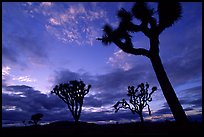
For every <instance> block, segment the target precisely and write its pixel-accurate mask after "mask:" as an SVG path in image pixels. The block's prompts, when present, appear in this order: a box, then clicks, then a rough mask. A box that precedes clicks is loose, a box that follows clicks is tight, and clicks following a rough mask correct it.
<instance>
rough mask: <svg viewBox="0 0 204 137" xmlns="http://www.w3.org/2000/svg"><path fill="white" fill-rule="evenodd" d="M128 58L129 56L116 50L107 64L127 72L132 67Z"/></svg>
mask: <svg viewBox="0 0 204 137" xmlns="http://www.w3.org/2000/svg"><path fill="white" fill-rule="evenodd" d="M129 56H131V55H130V54H127V53H125V52H123V51H122V50H118V51H116V52H114V53H113V56H112V57H109V58H108V61H107V64H110V65H111V66H113V67H115V68H120V69H123V70H124V71H127V70H129V69H131V68H132V67H133V66H132V63H131V62H130V61H129V60H128V57H129Z"/></svg>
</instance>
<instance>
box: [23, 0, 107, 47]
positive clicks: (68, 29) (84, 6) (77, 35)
mask: <svg viewBox="0 0 204 137" xmlns="http://www.w3.org/2000/svg"><path fill="white" fill-rule="evenodd" d="M24 5H25V4H24ZM28 5H29V8H26V9H25V10H27V11H32V12H26V13H28V14H30V15H31V16H35V13H37V14H41V15H43V16H45V18H47V21H45V22H44V24H45V25H44V26H45V29H46V30H47V32H49V33H50V34H51V35H53V36H54V37H55V38H56V39H58V40H59V41H61V42H63V43H65V44H68V43H75V44H77V45H83V44H88V45H93V43H94V41H96V37H99V36H100V35H101V34H99V33H100V31H101V27H102V26H100V25H101V24H99V23H97V22H101V21H102V20H106V19H107V15H106V14H107V13H106V11H105V10H103V9H102V8H100V7H98V6H96V5H93V4H89V3H73V4H72V5H71V4H69V3H63V6H62V5H60V3H50V2H42V3H39V5H38V3H37V4H35V5H33V4H28ZM56 5H57V6H61V7H62V8H61V9H60V10H58V9H57V8H56ZM47 7H49V8H47ZM96 25H97V26H96Z"/></svg>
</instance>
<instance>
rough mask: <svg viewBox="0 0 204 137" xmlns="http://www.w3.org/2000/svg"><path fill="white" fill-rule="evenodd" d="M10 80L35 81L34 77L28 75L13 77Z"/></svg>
mask: <svg viewBox="0 0 204 137" xmlns="http://www.w3.org/2000/svg"><path fill="white" fill-rule="evenodd" d="M12 80H17V81H19V82H36V79H32V78H30V76H20V77H13V78H12Z"/></svg>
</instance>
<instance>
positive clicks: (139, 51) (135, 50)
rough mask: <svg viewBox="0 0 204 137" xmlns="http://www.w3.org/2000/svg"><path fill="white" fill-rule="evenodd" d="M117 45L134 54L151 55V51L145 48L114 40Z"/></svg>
mask: <svg viewBox="0 0 204 137" xmlns="http://www.w3.org/2000/svg"><path fill="white" fill-rule="evenodd" d="M113 42H114V43H115V45H117V46H118V47H119V48H120V49H122V50H123V51H124V52H126V53H130V54H134V55H142V56H146V57H148V58H149V57H150V56H149V51H148V50H146V49H143V48H133V47H131V46H129V45H126V44H125V43H122V42H121V41H120V40H113Z"/></svg>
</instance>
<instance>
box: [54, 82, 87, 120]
mask: <svg viewBox="0 0 204 137" xmlns="http://www.w3.org/2000/svg"><path fill="white" fill-rule="evenodd" d="M90 88H91V85H88V86H87V88H86V85H85V84H84V82H83V81H81V80H80V81H77V80H73V81H69V83H64V84H59V85H56V86H55V87H54V88H53V90H52V91H51V93H55V94H56V95H57V96H58V97H59V98H60V99H61V100H62V101H64V102H65V103H66V104H67V107H68V109H69V110H70V112H71V114H72V116H73V118H74V120H75V123H78V121H79V118H80V115H81V110H82V105H83V99H84V96H85V95H86V94H88V92H89V89H90Z"/></svg>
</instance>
